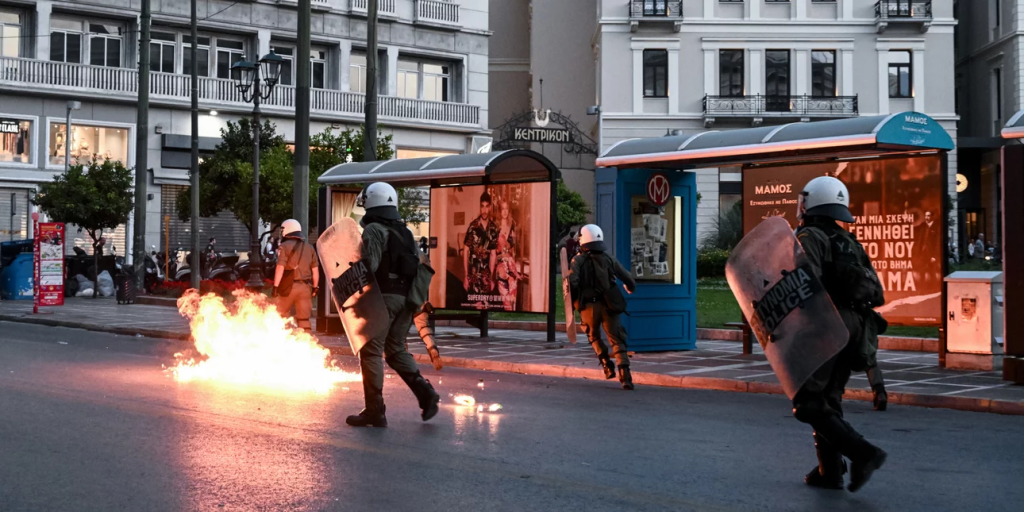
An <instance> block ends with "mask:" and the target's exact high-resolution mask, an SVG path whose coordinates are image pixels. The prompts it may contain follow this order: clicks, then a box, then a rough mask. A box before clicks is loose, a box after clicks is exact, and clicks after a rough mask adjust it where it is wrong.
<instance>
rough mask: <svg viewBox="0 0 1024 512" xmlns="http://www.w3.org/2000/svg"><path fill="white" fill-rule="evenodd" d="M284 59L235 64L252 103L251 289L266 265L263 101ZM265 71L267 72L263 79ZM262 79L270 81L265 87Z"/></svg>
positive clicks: (271, 55)
mask: <svg viewBox="0 0 1024 512" xmlns="http://www.w3.org/2000/svg"><path fill="white" fill-rule="evenodd" d="M283 61H284V59H282V58H281V56H280V55H277V54H276V53H274V52H270V53H268V54H266V55H264V56H263V58H262V59H260V61H259V62H248V61H244V60H240V61H238V62H236V63H235V64H234V65H232V66H231V71H232V75H233V76H234V78H235V87H237V88H238V92H239V93H241V95H242V100H243V101H245V102H246V103H250V102H251V103H252V104H253V108H252V224H251V229H250V234H249V282H248V283H246V286H247V287H250V288H262V287H263V272H262V270H263V265H262V258H261V255H260V242H259V229H260V102H261V101H263V100H265V99H267V98H269V97H270V94H271V93H272V92H273V90H274V86H275V85H277V79H278V77H279V76H280V75H281V63H282V62H283ZM261 74H262V75H263V76H262V78H261ZM260 81H264V82H266V87H265V89H264V90H261V88H260Z"/></svg>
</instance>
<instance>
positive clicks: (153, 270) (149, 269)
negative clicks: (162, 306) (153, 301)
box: [143, 245, 164, 293]
mask: <svg viewBox="0 0 1024 512" xmlns="http://www.w3.org/2000/svg"><path fill="white" fill-rule="evenodd" d="M149 249H150V252H148V253H147V254H146V260H145V261H144V262H143V268H144V270H145V272H146V277H145V279H144V280H143V286H144V287H145V288H146V293H153V290H154V289H156V286H157V285H158V284H159V283H162V282H163V281H164V267H163V265H161V264H160V262H159V261H158V260H157V252H156V246H155V245H151V246H149Z"/></svg>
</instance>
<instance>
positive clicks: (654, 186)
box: [647, 172, 672, 206]
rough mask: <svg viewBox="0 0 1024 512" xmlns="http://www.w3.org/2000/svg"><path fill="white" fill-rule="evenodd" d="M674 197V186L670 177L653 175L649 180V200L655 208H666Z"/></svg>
mask: <svg viewBox="0 0 1024 512" xmlns="http://www.w3.org/2000/svg"><path fill="white" fill-rule="evenodd" d="M671 197H672V185H671V184H670V183H669V181H668V176H665V175H664V174H662V173H660V172H659V173H655V174H652V175H651V177H650V178H648V180H647V199H648V200H650V201H651V202H652V203H654V205H655V206H665V204H666V203H668V200H669V199H670V198H671Z"/></svg>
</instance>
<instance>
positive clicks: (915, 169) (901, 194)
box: [743, 157, 946, 326]
mask: <svg viewBox="0 0 1024 512" xmlns="http://www.w3.org/2000/svg"><path fill="white" fill-rule="evenodd" d="M826 175H831V176H835V177H837V178H839V179H840V180H842V181H843V182H844V183H845V184H846V187H847V188H848V189H849V190H850V211H851V212H852V213H853V216H854V218H855V219H856V222H855V223H853V224H850V225H847V226H845V227H846V228H847V229H849V230H850V232H851V233H853V234H854V235H855V236H856V237H857V240H859V241H860V243H861V244H862V245H863V246H864V249H865V250H866V251H867V253H868V256H870V257H871V261H872V264H873V265H874V267H875V271H876V272H878V277H879V280H880V281H881V282H882V286H884V287H885V299H886V304H885V305H884V306H882V307H880V308H878V312H879V313H881V314H882V315H883V316H885V318H886V320H888V321H889V323H891V324H894V325H914V326H934V325H939V324H940V323H941V322H942V303H941V297H942V259H943V257H944V252H945V251H944V250H943V247H942V230H943V222H942V215H943V206H942V198H943V194H944V193H946V192H945V190H946V187H945V184H944V183H943V182H942V160H941V159H940V158H939V157H918V158H909V159H908V158H901V159H887V160H862V161H855V162H836V163H827V164H809V165H799V166H786V167H765V168H756V169H744V170H743V201H744V204H743V231H744V233H746V232H748V231H750V230H751V229H753V228H754V226H756V225H757V224H758V223H760V222H761V221H762V220H764V219H767V218H768V217H773V216H778V217H783V218H785V219H786V220H787V221H789V223H790V225H791V226H793V227H794V228H796V225H797V218H796V214H797V200H798V198H799V195H800V191H801V190H803V188H804V185H806V184H807V182H809V181H810V180H812V179H814V178H816V177H818V176H826Z"/></svg>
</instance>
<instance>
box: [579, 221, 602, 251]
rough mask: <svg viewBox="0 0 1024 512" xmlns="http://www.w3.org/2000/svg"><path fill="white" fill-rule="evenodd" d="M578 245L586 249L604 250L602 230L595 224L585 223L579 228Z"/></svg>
mask: <svg viewBox="0 0 1024 512" xmlns="http://www.w3.org/2000/svg"><path fill="white" fill-rule="evenodd" d="M580 247H582V248H584V249H586V250H588V251H602V252H603V251H606V250H607V249H606V247H605V245H604V231H601V228H599V227H598V226H597V225H596V224H587V225H586V226H583V228H581V229H580Z"/></svg>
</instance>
